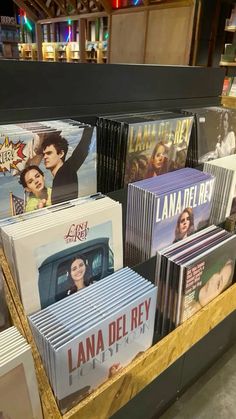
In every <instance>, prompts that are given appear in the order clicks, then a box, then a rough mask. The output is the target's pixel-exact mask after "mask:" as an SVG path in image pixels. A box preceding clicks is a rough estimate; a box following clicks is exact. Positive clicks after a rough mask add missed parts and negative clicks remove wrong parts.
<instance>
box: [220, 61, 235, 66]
mask: <svg viewBox="0 0 236 419" xmlns="http://www.w3.org/2000/svg"><path fill="white" fill-rule="evenodd" d="M220 65H222V66H227V67H236V62H235V63H234V62H228V61H220Z"/></svg>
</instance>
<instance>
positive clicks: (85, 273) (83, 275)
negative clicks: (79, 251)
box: [66, 255, 92, 295]
mask: <svg viewBox="0 0 236 419" xmlns="http://www.w3.org/2000/svg"><path fill="white" fill-rule="evenodd" d="M69 276H70V278H71V280H72V282H73V285H72V287H71V288H70V289H69V290H68V291H67V293H66V295H71V294H74V293H75V292H77V291H79V290H81V289H82V288H85V287H87V286H88V285H90V284H91V283H92V275H91V269H90V267H89V265H88V262H87V259H86V257H85V256H83V255H77V256H75V257H74V258H73V259H72V261H71V264H70V268H69Z"/></svg>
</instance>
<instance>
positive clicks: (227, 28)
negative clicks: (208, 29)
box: [225, 26, 236, 32]
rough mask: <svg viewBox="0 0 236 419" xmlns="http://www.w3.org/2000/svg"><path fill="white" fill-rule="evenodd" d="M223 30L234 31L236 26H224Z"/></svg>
mask: <svg viewBox="0 0 236 419" xmlns="http://www.w3.org/2000/svg"><path fill="white" fill-rule="evenodd" d="M225 31H227V32H236V26H225Z"/></svg>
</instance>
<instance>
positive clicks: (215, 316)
mask: <svg viewBox="0 0 236 419" xmlns="http://www.w3.org/2000/svg"><path fill="white" fill-rule="evenodd" d="M0 263H1V266H2V270H3V274H4V278H5V288H6V297H7V303H8V307H9V310H10V313H11V316H12V319H13V323H14V324H15V325H16V326H17V327H18V328H19V330H20V331H21V333H22V334H23V335H24V336H25V337H26V339H27V340H28V342H29V343H30V345H31V347H32V352H33V357H34V361H35V368H36V375H37V379H38V383H39V391H40V396H41V401H42V406H43V411H44V417H45V418H46V419H49V418H51V419H59V418H63V419H76V418H80V419H90V418H93V419H105V418H109V417H110V416H112V415H113V414H114V413H115V412H116V411H117V410H119V409H120V408H121V407H122V406H124V405H125V404H126V403H128V401H129V400H131V399H132V398H133V397H134V396H135V395H136V394H137V393H139V392H140V391H141V390H142V389H144V388H145V387H146V386H147V385H148V384H149V383H151V381H153V380H154V379H155V378H156V377H158V376H159V375H160V374H161V373H162V372H163V371H164V370H166V369H167V368H168V367H169V366H170V365H171V364H173V363H174V362H175V361H176V360H177V359H178V358H179V357H181V356H182V355H183V354H184V353H185V352H187V351H188V350H189V349H190V348H191V347H192V346H193V345H194V344H196V343H197V342H198V341H199V340H200V339H202V338H203V337H204V336H205V335H206V334H207V333H208V332H209V331H210V330H211V329H213V328H214V327H215V326H217V325H218V324H219V323H220V322H221V321H222V320H224V318H225V317H227V316H228V315H229V314H231V313H232V312H233V311H234V310H236V284H234V285H232V286H231V287H230V288H229V289H227V290H226V291H225V292H223V293H222V294H221V295H220V296H218V297H217V298H216V299H215V300H213V301H212V302H211V303H209V304H208V305H207V306H206V307H204V308H202V309H201V310H200V311H199V312H198V313H196V314H195V315H194V316H192V317H191V318H189V319H188V320H187V321H186V322H184V323H183V324H182V325H180V326H179V327H178V328H177V329H175V330H174V331H173V332H172V333H170V334H169V335H168V336H166V337H165V338H164V339H162V340H161V341H160V342H158V343H157V344H156V345H154V346H152V347H151V348H150V349H149V350H147V351H146V352H145V353H143V354H141V355H140V356H139V357H138V358H137V359H136V360H134V361H133V362H132V363H131V364H130V365H128V366H127V367H126V368H123V369H122V370H121V371H120V372H119V373H117V375H116V376H114V377H113V378H111V379H109V380H107V381H106V382H105V383H104V384H103V385H101V386H100V387H99V388H98V389H97V390H95V391H94V392H93V393H92V394H91V395H89V396H88V397H87V398H86V399H84V400H83V401H81V402H80V403H79V404H78V405H77V406H75V407H74V408H72V409H71V410H70V411H68V412H67V413H66V414H64V415H63V416H62V415H61V414H60V412H59V410H58V407H57V404H56V401H55V399H54V396H53V393H52V390H51V387H50V385H49V382H48V379H47V376H46V373H45V370H44V368H43V366H42V363H41V358H40V356H39V353H38V350H37V348H36V345H35V342H34V339H33V336H32V333H31V330H30V328H29V325H28V321H27V318H26V316H25V314H24V310H23V307H22V304H21V302H20V299H19V296H18V293H17V290H16V286H15V283H14V280H13V278H12V276H11V273H10V271H9V267H8V265H7V262H6V259H5V257H4V254H3V251H2V250H0Z"/></svg>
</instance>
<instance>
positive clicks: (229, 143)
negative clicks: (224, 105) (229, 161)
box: [215, 109, 236, 158]
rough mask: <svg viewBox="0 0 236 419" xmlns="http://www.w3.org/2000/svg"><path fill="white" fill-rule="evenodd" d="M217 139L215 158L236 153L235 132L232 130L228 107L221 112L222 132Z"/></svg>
mask: <svg viewBox="0 0 236 419" xmlns="http://www.w3.org/2000/svg"><path fill="white" fill-rule="evenodd" d="M217 140H218V141H217V144H216V149H215V158H219V157H225V156H229V155H230V154H234V153H235V151H236V150H235V148H236V141H235V133H234V131H233V130H232V121H231V115H230V113H229V111H228V110H227V109H226V110H224V111H223V112H222V114H221V118H220V134H219V136H218V138H217Z"/></svg>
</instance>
